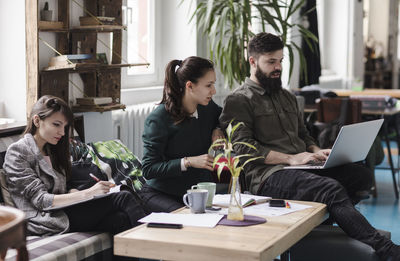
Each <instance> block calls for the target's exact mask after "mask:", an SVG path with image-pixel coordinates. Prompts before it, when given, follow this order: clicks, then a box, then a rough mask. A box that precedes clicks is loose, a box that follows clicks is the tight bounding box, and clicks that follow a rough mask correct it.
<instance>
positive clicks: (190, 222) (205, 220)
mask: <svg viewBox="0 0 400 261" xmlns="http://www.w3.org/2000/svg"><path fill="white" fill-rule="evenodd" d="M222 217H223V215H220V214H211V213H205V214H174V213H154V212H153V213H151V214H150V215H148V216H145V217H144V218H142V219H140V220H139V222H142V223H150V222H155V223H168V224H182V225H183V226H192V227H215V226H216V225H217V224H218V222H219V221H220V220H221V218H222Z"/></svg>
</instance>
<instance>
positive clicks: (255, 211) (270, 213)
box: [218, 202, 311, 217]
mask: <svg viewBox="0 0 400 261" xmlns="http://www.w3.org/2000/svg"><path fill="white" fill-rule="evenodd" d="M289 204H290V208H274V207H270V206H269V203H263V204H257V205H252V206H249V207H246V208H243V211H244V214H245V215H254V216H266V217H277V216H282V215H286V214H289V213H292V212H295V211H299V210H303V209H306V208H311V206H308V205H303V204H297V203H291V202H290V203H289ZM218 213H219V214H223V215H227V214H228V208H223V209H221V210H220V211H218Z"/></svg>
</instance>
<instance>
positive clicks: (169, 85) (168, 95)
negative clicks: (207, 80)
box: [161, 56, 214, 124]
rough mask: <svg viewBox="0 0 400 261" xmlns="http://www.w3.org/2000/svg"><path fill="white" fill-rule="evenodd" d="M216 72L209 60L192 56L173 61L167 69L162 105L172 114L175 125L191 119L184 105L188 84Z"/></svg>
mask: <svg viewBox="0 0 400 261" xmlns="http://www.w3.org/2000/svg"><path fill="white" fill-rule="evenodd" d="M211 70H214V64H213V62H212V61H210V60H208V59H204V58H201V57H198V56H190V57H188V58H186V59H185V60H183V61H181V60H172V61H170V62H169V63H168V65H167V68H166V69H165V80H164V91H163V98H162V100H161V104H165V109H166V110H167V111H168V113H170V114H171V116H172V119H173V120H174V123H175V124H179V123H181V122H182V121H184V120H185V119H188V118H190V113H189V112H187V111H185V109H184V108H183V105H182V99H183V95H184V94H185V90H186V83H187V82H188V81H191V82H192V83H197V81H198V80H199V79H200V78H201V77H203V76H204V75H205V74H206V73H207V72H209V71H211Z"/></svg>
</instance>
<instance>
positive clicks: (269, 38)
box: [249, 33, 284, 59]
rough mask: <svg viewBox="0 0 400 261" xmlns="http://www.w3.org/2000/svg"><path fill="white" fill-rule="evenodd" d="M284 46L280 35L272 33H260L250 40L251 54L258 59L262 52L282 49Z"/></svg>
mask: <svg viewBox="0 0 400 261" xmlns="http://www.w3.org/2000/svg"><path fill="white" fill-rule="evenodd" d="M283 46H284V45H283V42H282V40H281V38H280V37H278V36H276V35H273V34H270V33H259V34H257V35H256V36H254V37H253V38H252V39H251V40H250V42H249V56H253V57H254V58H256V59H258V57H259V56H260V55H261V54H263V53H269V52H274V51H277V50H281V49H283Z"/></svg>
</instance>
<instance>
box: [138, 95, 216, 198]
mask: <svg viewBox="0 0 400 261" xmlns="http://www.w3.org/2000/svg"><path fill="white" fill-rule="evenodd" d="M221 110H222V109H221V108H220V107H219V106H218V105H217V104H215V103H214V102H213V101H211V102H210V103H209V104H208V105H207V106H202V105H198V107H197V112H198V118H197V119H196V118H191V119H188V120H185V121H183V122H181V123H180V124H178V125H175V124H174V123H173V120H172V118H171V116H170V114H169V113H168V112H167V111H166V109H165V106H164V104H160V105H159V106H158V107H157V108H156V109H155V110H154V111H153V112H152V113H151V114H150V115H149V116H148V117H147V119H146V121H145V126H144V132H143V143H144V153H143V154H144V155H143V161H142V163H143V176H144V177H145V178H146V180H147V181H146V182H147V184H149V185H150V186H151V187H153V188H155V189H157V190H160V191H162V192H164V193H167V194H171V195H178V196H182V195H183V194H185V193H186V190H187V189H189V188H190V187H191V186H192V185H194V184H197V183H198V182H203V181H212V176H211V172H210V171H208V170H205V169H196V168H188V170H187V171H181V159H182V158H183V157H190V156H198V155H201V154H205V153H207V152H208V148H209V147H210V145H211V134H212V131H213V130H214V129H215V128H216V127H217V126H218V117H219V115H220V114H221Z"/></svg>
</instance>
